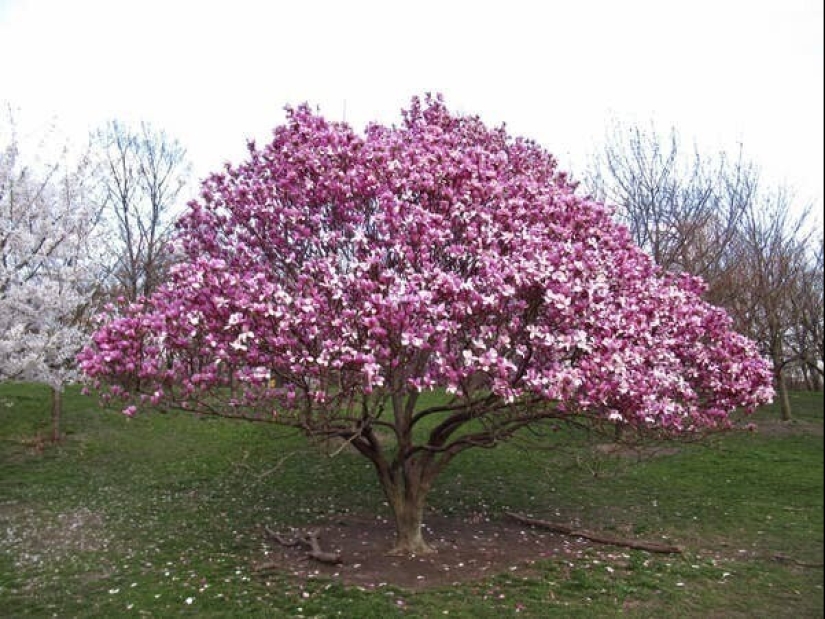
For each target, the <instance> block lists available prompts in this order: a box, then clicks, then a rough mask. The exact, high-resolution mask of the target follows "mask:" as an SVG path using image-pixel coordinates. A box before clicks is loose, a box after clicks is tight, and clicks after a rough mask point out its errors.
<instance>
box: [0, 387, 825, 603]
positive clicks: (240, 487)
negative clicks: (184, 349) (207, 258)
mask: <svg viewBox="0 0 825 619" xmlns="http://www.w3.org/2000/svg"><path fill="white" fill-rule="evenodd" d="M793 404H794V406H795V411H794V412H795V420H794V421H793V422H791V423H790V424H784V425H782V424H776V423H774V422H773V420H775V419H777V418H778V412H777V411H776V410H775V409H774V408H772V407H768V408H766V409H765V410H762V411H760V412H759V413H758V414H757V418H756V421H757V423H759V422H765V423H766V424H767V425H771V427H772V428H774V429H775V431H772V432H770V433H768V434H764V433H761V432H757V433H742V434H730V435H724V436H720V437H716V438H714V439H713V440H712V441H711V442H710V443H707V444H705V445H688V446H684V447H683V448H681V449H679V450H677V451H676V452H675V453H669V454H668V455H660V456H657V457H654V458H649V459H645V460H643V461H642V462H639V463H636V462H632V461H631V460H629V459H627V458H620V457H613V456H605V455H594V454H596V453H597V452H594V451H593V450H592V445H590V444H589V441H588V440H587V437H584V436H580V435H575V436H571V435H568V434H565V433H564V432H562V433H559V434H557V435H556V437H555V438H556V440H557V442H559V443H566V442H567V443H568V446H567V447H565V448H564V449H561V450H554V451H539V452H534V451H523V450H521V449H520V448H519V447H518V446H516V445H508V446H504V447H502V448H499V449H496V450H492V451H488V450H479V451H476V452H472V451H470V452H467V453H466V454H463V455H462V456H460V457H459V458H458V459H457V460H456V461H455V462H454V463H453V465H452V466H451V467H450V468H449V469H448V471H447V472H446V473H445V475H444V476H443V478H442V479H440V480H439V483H438V484H437V486H436V488H435V489H434V491H433V493H432V496H431V501H430V507H431V510H432V511H434V512H439V513H445V514H456V515H459V516H461V515H469V514H471V513H475V512H479V511H482V512H486V513H488V514H489V515H491V516H492V517H501V515H502V513H503V511H504V510H506V509H513V510H517V511H523V512H527V513H530V514H533V515H536V516H538V517H547V518H552V519H554V520H562V521H569V522H573V521H577V522H580V523H581V525H582V526H583V527H585V528H589V529H593V530H599V531H605V532H611V531H613V532H616V533H618V534H622V535H626V536H638V537H641V538H646V539H654V540H655V539H660V540H661V539H666V540H669V541H671V542H674V543H678V544H681V545H683V546H684V547H685V548H686V552H685V553H684V555H682V556H672V555H671V556H669V555H653V554H648V553H645V552H639V551H625V550H624V549H621V548H615V547H609V546H603V547H593V548H592V549H591V550H590V551H588V552H586V553H585V554H584V555H583V556H580V557H575V558H569V559H565V560H561V559H558V560H552V561H545V562H543V563H540V564H538V567H537V569H536V570H535V572H532V574H531V576H529V577H526V578H525V577H518V576H514V575H512V574H510V575H499V576H495V577H492V578H489V579H487V580H484V581H480V582H477V583H472V584H467V585H463V586H461V587H449V588H443V589H437V590H430V591H425V592H419V593H410V592H405V591H402V590H398V589H387V588H384V589H380V590H376V591H362V590H359V589H358V588H346V587H343V586H341V585H339V584H337V583H332V582H328V581H320V580H319V581H314V580H311V581H307V582H300V581H297V580H291V579H289V578H287V577H272V578H270V579H269V580H268V581H264V580H262V579H260V578H258V577H256V576H254V575H253V574H252V571H251V562H252V560H253V558H255V557H256V556H258V554H259V552H260V548H261V538H260V533H259V528H258V527H259V525H260V524H262V523H270V524H273V525H283V526H286V525H290V524H291V525H301V524H305V523H312V522H318V521H320V520H323V519H325V518H327V517H329V516H330V515H331V514H336V513H353V514H359V513H372V512H374V511H376V510H379V511H383V510H385V509H386V508H385V507H384V506H383V505H382V497H381V494H380V490H379V488H378V486H377V482H376V480H375V477H374V474H373V472H372V469H371V467H370V466H369V465H368V464H367V463H366V461H365V460H363V459H362V458H360V457H358V456H356V455H353V454H350V453H347V452H342V453H341V454H340V455H338V456H337V457H336V459H335V460H333V461H330V460H329V459H328V458H326V457H325V456H323V454H321V453H320V452H319V450H318V449H317V448H315V447H313V446H311V445H308V444H307V443H306V441H305V440H304V439H303V438H301V437H299V436H297V435H295V434H291V433H289V432H287V431H285V430H283V429H280V428H276V427H269V426H263V425H253V424H244V423H231V422H227V421H224V420H215V419H210V420H203V419H196V418H194V417H189V416H183V415H178V414H171V413H170V414H153V415H143V416H138V417H136V418H134V419H128V418H126V417H123V416H122V415H120V414H119V413H115V412H112V411H105V410H101V409H99V408H97V406H96V405H95V403H94V401H93V400H91V399H89V398H85V397H83V396H81V395H79V393H78V392H77V391H75V390H70V391H69V392H68V393H67V394H66V397H65V408H66V413H65V418H64V430H65V431H66V433H67V436H66V439H65V440H64V441H63V443H61V444H60V445H57V446H51V445H48V444H46V443H45V442H44V441H43V440H38V438H37V437H38V436H41V437H48V436H49V410H48V393H47V391H46V390H45V389H42V388H40V387H34V386H30V385H0V616H3V617H26V616H31V617H51V616H57V617H115V616H146V617H172V616H187V615H188V616H198V617H299V616H304V617H336V616H340V617H357V618H368V617H376V618H378V617H381V618H383V617H400V616H403V617H436V616H439V617H440V616H450V617H509V616H518V617H594V616H598V617H610V616H620V615H621V616H635V617H698V616H711V617H821V616H823V602H822V594H823V592H822V584H823V570H822V568H821V567H804V566H802V565H799V564H798V563H797V562H802V563H819V564H821V562H822V552H823V439H822V421H823V419H822V418H823V399H822V394H809V393H798V394H793ZM777 557H779V558H780V559H782V558H790V559H793V561H787V560H777ZM794 561H796V562H794ZM188 598H191V604H187V599H188Z"/></svg>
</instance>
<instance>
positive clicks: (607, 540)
mask: <svg viewBox="0 0 825 619" xmlns="http://www.w3.org/2000/svg"><path fill="white" fill-rule="evenodd" d="M506 514H507V515H508V516H510V518H513V519H514V520H518V521H519V522H522V523H524V524H529V525H530V526H533V527H540V528H542V529H547V530H549V531H553V532H554V533H563V534H564V535H570V536H572V537H582V538H584V539H587V540H590V541H591V542H597V543H599V544H610V545H611V546H622V547H625V548H634V549H636V550H647V551H648V552H660V553H664V554H680V553H681V552H683V551H682V548H680V547H679V546H672V545H670V544H660V543H658V542H645V541H641V540H632V539H623V538H619V537H611V536H609V535H603V534H601V533H593V532H592V531H585V530H582V529H575V528H573V527H571V526H568V525H566V524H561V523H557V522H550V521H549V520H540V519H538V518H530V517H528V516H522V515H521V514H516V513H513V512H506Z"/></svg>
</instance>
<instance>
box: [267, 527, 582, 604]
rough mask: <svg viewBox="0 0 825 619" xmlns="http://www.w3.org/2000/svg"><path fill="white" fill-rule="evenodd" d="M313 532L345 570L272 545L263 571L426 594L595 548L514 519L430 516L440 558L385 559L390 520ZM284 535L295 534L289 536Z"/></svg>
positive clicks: (430, 536)
mask: <svg viewBox="0 0 825 619" xmlns="http://www.w3.org/2000/svg"><path fill="white" fill-rule="evenodd" d="M308 528H311V529H316V530H318V531H320V535H319V541H320V544H321V547H322V548H323V550H325V551H331V552H338V553H340V556H341V558H342V559H343V563H341V564H340V565H328V564H323V563H319V562H317V561H313V560H311V559H308V558H307V556H306V551H304V550H301V549H299V548H293V547H287V546H281V545H279V544H278V543H277V542H274V541H272V542H267V547H268V550H267V551H266V553H265V555H264V556H263V557H262V558H261V561H259V562H258V564H257V567H258V568H259V569H260V567H261V566H262V565H266V569H267V570H275V571H277V572H280V573H284V574H289V575H291V576H294V577H297V578H299V579H302V580H303V579H308V578H326V579H331V580H334V581H339V582H341V583H343V584H345V585H348V586H358V587H363V588H365V589H373V588H376V587H383V586H390V585H391V586H395V587H399V588H403V589H409V590H420V589H425V588H432V587H442V586H449V585H453V584H457V583H463V582H468V581H473V580H478V579H481V578H485V577H488V576H493V575H495V574H501V573H505V572H507V573H511V574H513V573H515V574H524V575H527V574H529V573H530V571H531V567H532V565H533V564H535V562H536V561H537V560H541V559H552V558H574V557H578V556H580V555H581V554H582V552H584V551H585V550H586V549H588V548H590V547H591V546H593V544H591V543H589V542H587V541H586V540H583V539H579V538H574V537H568V536H564V535H559V534H556V533H552V532H549V531H542V530H538V529H534V528H531V527H528V526H525V525H522V524H520V523H518V522H515V521H510V520H500V521H491V520H487V519H484V518H469V519H459V518H448V517H444V516H431V517H429V518H428V519H427V523H426V525H425V539H427V541H428V542H429V543H430V545H431V546H433V547H434V548H435V549H436V550H437V552H436V553H434V554H430V555H425V556H412V557H397V556H391V555H389V554H387V553H388V551H389V550H390V548H392V545H393V540H394V536H395V532H394V528H393V525H392V523H391V522H388V521H387V520H385V519H381V518H369V517H349V516H348V517H345V518H338V519H336V520H334V521H332V522H329V523H326V524H324V525H320V526H317V527H308ZM281 533H283V534H284V535H286V536H289V535H290V532H289V531H281ZM261 573H262V574H265V573H267V572H266V571H262V572H261Z"/></svg>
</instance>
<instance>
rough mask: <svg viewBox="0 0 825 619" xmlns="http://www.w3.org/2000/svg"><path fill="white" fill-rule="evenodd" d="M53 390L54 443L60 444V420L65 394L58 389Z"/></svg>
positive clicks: (52, 388) (53, 388)
mask: <svg viewBox="0 0 825 619" xmlns="http://www.w3.org/2000/svg"><path fill="white" fill-rule="evenodd" d="M51 390H52V442H53V443H59V442H60V439H61V436H60V418H61V416H62V413H63V392H62V391H60V389H57V388H56V387H51Z"/></svg>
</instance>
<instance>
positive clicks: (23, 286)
mask: <svg viewBox="0 0 825 619" xmlns="http://www.w3.org/2000/svg"><path fill="white" fill-rule="evenodd" d="M0 140H1V141H0V261H1V263H0V309H2V313H3V314H4V315H3V316H0V351H2V352H3V355H2V356H4V359H0V380H2V379H30V380H32V379H34V380H41V381H43V382H46V383H48V384H50V385H52V386H53V388H54V393H55V398H56V401H57V403H56V405H55V406H56V411H57V412H56V413H55V414H56V416H58V417H56V422H55V428H56V429H55V436H56V437H57V436H59V429H58V427H59V426H58V420H59V393H60V391H61V389H62V385H63V383H64V382H66V381H67V380H72V378H73V376H74V375H73V373H72V372H73V359H74V354H75V353H76V352H77V351H78V350H79V347H80V343H81V342H82V340H83V337H82V335H83V334H84V333H88V330H89V329H88V327H89V319H90V317H91V315H92V314H94V313H95V311H96V310H97V309H98V308H100V307H101V306H102V305H103V304H105V303H106V302H109V301H112V300H115V299H118V298H122V299H125V300H127V301H135V300H137V299H139V298H140V297H141V296H146V295H149V294H151V293H152V292H153V291H154V290H155V289H157V287H158V286H160V285H161V284H162V283H163V282H164V281H165V280H166V275H167V273H168V269H169V268H170V266H171V265H172V264H173V263H174V260H175V255H174V252H173V251H172V249H171V247H170V239H171V233H172V231H173V224H174V221H175V217H176V214H177V212H179V209H180V207H182V202H183V201H184V199H185V198H186V197H187V193H186V191H187V187H189V186H190V180H191V178H190V176H191V173H190V165H189V163H188V160H187V153H186V149H185V148H184V147H183V145H182V144H181V143H180V142H179V141H178V140H176V139H175V138H173V137H171V136H169V135H168V134H167V133H166V132H164V131H163V130H159V129H156V128H154V127H152V126H151V125H149V124H148V123H140V124H138V125H136V126H129V125H126V124H124V123H122V122H119V121H116V120H115V121H110V122H108V123H106V124H105V125H103V126H102V127H100V128H99V129H98V130H96V131H94V132H93V133H92V134H91V135H90V136H89V141H88V144H87V145H86V146H85V148H83V149H82V152H80V153H79V154H75V155H74V156H72V157H70V156H69V154H68V150H67V149H65V148H64V149H59V148H55V144H50V148H49V149H45V150H44V151H43V152H55V153H57V154H56V155H55V156H54V158H53V160H50V161H46V160H43V158H42V157H40V158H39V159H38V157H37V156H36V155H37V153H36V152H34V151H35V150H37V149H32V152H26V147H25V146H24V141H22V140H21V139H20V136H19V133H18V127H17V126H16V124H15V120H14V116H13V114H12V113H11V111H10V110H9V109H7V110H6V111H5V113H4V116H3V118H2V121H0ZM50 140H52V141H57V139H56V138H55V136H54V134H49V133H47V134H45V135H42V136H40V141H41V143H48V142H49V141H50ZM580 191H584V192H589V193H590V194H591V195H592V196H593V197H594V198H596V199H598V200H600V201H604V202H607V203H609V204H612V205H615V207H616V209H617V210H616V217H617V218H618V219H619V220H620V221H621V222H623V223H624V224H625V225H626V226H627V227H628V229H629V231H630V233H631V235H632V237H633V239H634V240H635V241H636V243H637V244H638V245H639V246H641V247H642V248H644V249H645V250H646V251H648V252H649V253H650V254H651V255H652V257H653V258H654V259H655V260H656V262H657V263H658V264H659V265H661V267H662V268H664V269H666V270H670V271H675V272H688V273H692V274H695V275H699V276H701V277H702V278H704V280H705V281H706V282H707V286H708V288H707V292H706V297H707V299H708V300H709V301H710V302H712V303H714V304H716V305H719V306H722V307H724V308H725V309H726V310H727V311H728V312H729V314H730V315H731V317H732V319H733V321H734V325H735V328H736V329H737V330H738V331H740V332H742V333H744V334H746V335H748V336H749V337H751V338H752V339H754V340H756V341H757V342H758V343H759V345H760V347H761V349H762V352H763V353H764V354H765V355H766V356H767V357H769V358H770V360H771V361H772V364H773V368H774V378H775V382H776V388H777V393H778V397H779V401H780V405H781V410H782V416H783V417H784V418H790V416H791V410H790V403H789V400H788V397H787V388H788V387H794V388H805V389H811V390H821V389H822V388H823V359H825V351H823V238H822V232H821V231H818V232H816V233H815V232H813V231H812V229H811V226H810V225H809V212H808V211H807V210H801V211H798V210H793V209H792V208H791V207H792V206H793V199H794V197H793V195H792V193H791V192H790V191H789V190H788V189H786V188H771V187H767V186H765V185H764V184H763V183H761V182H760V175H759V170H758V168H757V167H756V166H755V165H754V164H753V163H752V162H750V161H749V160H748V159H747V158H746V157H745V155H744V152H743V150H742V149H739V151H738V152H736V153H734V154H727V153H721V154H718V155H717V154H714V155H708V154H706V153H701V152H699V151H698V150H697V149H696V148H695V147H694V148H685V147H684V146H683V144H682V141H681V139H680V136H679V134H678V132H677V131H676V130H675V129H672V130H671V131H670V132H669V133H668V134H667V135H662V134H660V133H657V132H656V131H655V129H653V128H651V129H643V128H641V127H638V126H634V127H626V126H621V125H618V124H616V125H614V126H613V127H612V128H611V129H610V130H609V131H608V133H607V138H606V139H605V142H604V145H603V148H602V149H601V151H600V152H598V153H597V154H596V155H594V157H593V160H592V162H591V164H590V165H589V167H588V169H587V170H586V174H585V175H584V178H583V182H582V188H581V190H580ZM33 290H37V291H39V292H38V293H37V294H35V293H33V292H32V291H33ZM45 291H48V293H46V292H45ZM50 299H51V300H50Z"/></svg>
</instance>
